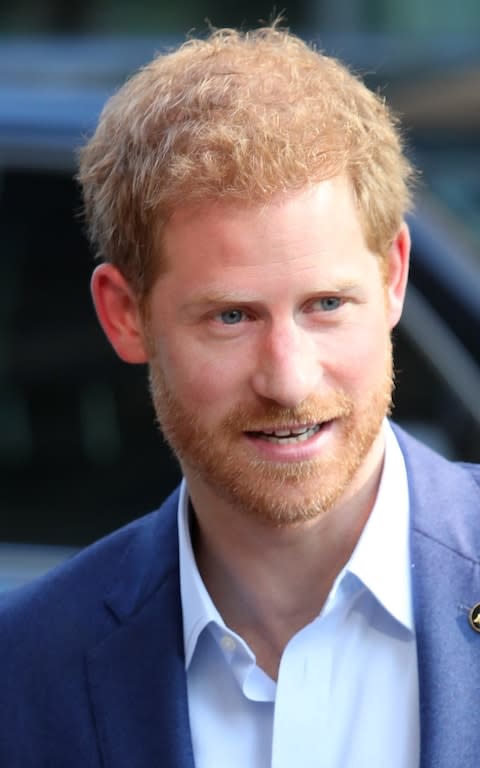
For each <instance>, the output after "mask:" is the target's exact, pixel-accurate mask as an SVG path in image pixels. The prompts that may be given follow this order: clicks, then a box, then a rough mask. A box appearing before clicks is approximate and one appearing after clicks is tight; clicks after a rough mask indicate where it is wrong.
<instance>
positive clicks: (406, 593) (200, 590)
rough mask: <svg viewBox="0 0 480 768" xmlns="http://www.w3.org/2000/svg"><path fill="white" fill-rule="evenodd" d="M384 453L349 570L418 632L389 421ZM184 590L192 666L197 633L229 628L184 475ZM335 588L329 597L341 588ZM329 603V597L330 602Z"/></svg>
mask: <svg viewBox="0 0 480 768" xmlns="http://www.w3.org/2000/svg"><path fill="white" fill-rule="evenodd" d="M383 430H384V436H385V456H384V463H383V470H382V476H381V480H380V485H379V489H378V493H377V498H376V501H375V504H374V506H373V509H372V512H371V513H370V516H369V519H368V521H367V523H366V525H365V528H364V529H363V532H362V535H361V537H360V539H359V541H358V543H357V546H356V547H355V549H354V551H353V553H352V556H351V558H350V560H349V561H348V563H347V565H346V566H345V568H344V569H343V570H342V572H341V573H340V574H339V576H338V578H337V581H336V586H338V585H339V584H340V583H341V582H342V581H345V575H346V574H347V573H349V574H352V575H353V576H355V577H356V578H357V579H358V580H359V581H360V582H361V583H362V584H363V585H364V586H365V587H366V588H367V589H368V590H369V591H370V592H371V593H372V594H373V595H374V597H375V598H376V599H377V600H378V601H379V602H380V604H381V605H382V606H383V607H384V608H385V610H387V611H388V612H389V613H390V614H391V615H392V616H393V617H394V618H395V619H396V620H397V621H399V622H400V623H401V624H403V626H405V627H406V628H407V629H408V630H410V631H413V608H412V600H411V584H410V567H409V563H410V557H409V499H408V482H407V473H406V469H405V463H404V460H403V455H402V452H401V450H400V447H399V445H398V442H397V439H396V437H395V435H394V433H393V430H392V428H391V427H390V425H389V424H388V422H387V421H385V424H384V427H383ZM178 540H179V562H180V591H181V599H182V613H183V635H184V648H185V667H186V668H187V669H188V667H189V666H190V662H191V660H192V656H193V654H194V652H195V648H196V645H197V641H198V638H199V636H200V634H201V633H202V631H203V630H204V629H205V627H206V626H208V625H209V624H213V625H216V626H217V627H219V628H221V629H222V630H224V631H227V632H228V631H229V630H228V629H227V627H226V626H225V622H224V621H223V619H222V617H221V615H220V614H219V612H218V610H217V609H216V607H215V605H214V603H213V601H212V599H211V597H210V595H209V594H208V592H207V589H206V587H205V585H204V583H203V581H202V578H201V576H200V573H199V570H198V568H197V564H196V561H195V557H194V554H193V547H192V540H191V536H190V526H189V503H188V489H187V485H186V482H185V480H183V481H182V484H181V488H180V498H179V503H178ZM336 591H337V590H336V588H335V587H334V590H333V591H332V594H331V596H330V598H332V597H333V596H334V595H333V593H336ZM328 602H330V600H329V601H328Z"/></svg>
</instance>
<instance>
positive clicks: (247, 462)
mask: <svg viewBox="0 0 480 768" xmlns="http://www.w3.org/2000/svg"><path fill="white" fill-rule="evenodd" d="M162 248H163V256H164V257H165V259H166V265H167V268H166V270H165V272H164V273H162V275H160V276H159V278H158V279H157V281H156V283H155V284H154V286H153V289H152V292H151V296H150V304H149V310H150V312H149V325H148V336H149V346H150V350H149V351H150V376H151V390H152V395H153V400H154V404H155V409H156V412H157V416H158V420H159V423H160V425H161V428H162V431H163V433H164V435H165V437H166V438H167V440H168V441H169V443H170V444H171V446H172V448H173V450H174V451H175V453H176V454H177V456H178V458H179V460H180V463H181V466H182V469H183V472H184V474H185V476H186V478H187V482H188V484H189V486H190V489H191V492H192V494H193V495H195V489H202V490H203V491H205V490H206V491H207V492H208V493H209V494H210V498H212V497H213V499H215V498H216V499H219V500H220V499H221V500H222V501H227V502H228V503H229V504H231V505H233V506H235V507H237V508H239V509H241V510H242V512H244V513H246V514H249V515H253V516H255V517H256V518H257V519H259V520H263V521H266V522H271V523H273V524H276V525H283V524H290V523H295V522H299V521H302V520H307V519H311V518H313V517H316V516H317V515H319V514H323V513H324V512H325V511H327V510H329V509H330V508H331V507H332V506H334V505H335V504H336V503H337V502H338V501H339V500H340V499H341V498H342V497H345V496H348V495H349V494H350V493H352V492H353V490H354V488H355V487H356V486H358V487H360V486H361V484H362V483H363V482H365V480H366V479H367V478H368V476H369V473H373V472H374V471H375V470H376V469H377V468H378V464H379V462H380V461H381V440H380V438H379V430H380V426H381V423H382V420H383V418H384V416H385V414H386V412H387V410H388V407H389V404H390V397H391V389H392V363H391V345H390V330H391V327H392V325H393V324H394V322H396V320H397V319H398V317H397V316H395V317H393V314H392V312H391V311H390V309H389V286H388V278H387V283H386V282H385V277H384V275H383V273H382V271H381V269H380V266H379V261H378V257H376V256H375V255H374V254H372V253H371V252H370V251H369V250H368V248H367V246H366V244H365V241H364V236H363V232H362V228H361V224H360V220H359V217H358V213H357V210H356V207H355V204H354V200H353V195H352V193H351V189H350V186H349V184H348V182H347V181H346V180H345V179H343V178H340V177H339V178H336V179H333V180H328V181H324V182H322V183H320V184H318V185H316V186H315V187H314V188H312V189H310V190H308V191H301V192H295V193H290V194H289V195H287V196H282V197H279V198H278V199H276V200H274V201H273V202H270V203H268V204H265V205H262V206H260V205H259V206H255V207H245V206H242V205H239V204H232V203H228V204H227V203H206V204H205V205H201V206H198V207H196V208H193V207H185V208H181V209H179V210H177V211H176V212H175V214H174V215H173V217H172V218H171V220H170V222H169V224H168V225H167V228H166V230H165V233H164V238H163V245H162ZM379 446H380V447H379Z"/></svg>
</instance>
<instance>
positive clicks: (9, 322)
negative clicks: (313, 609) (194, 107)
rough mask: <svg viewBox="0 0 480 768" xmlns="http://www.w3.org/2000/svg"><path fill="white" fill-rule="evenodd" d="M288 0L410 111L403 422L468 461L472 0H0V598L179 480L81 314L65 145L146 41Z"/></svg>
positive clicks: (479, 262) (82, 284)
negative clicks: (412, 200) (412, 187)
mask: <svg viewBox="0 0 480 768" xmlns="http://www.w3.org/2000/svg"><path fill="white" fill-rule="evenodd" d="M282 9H283V15H284V17H285V19H286V22H287V23H288V25H289V26H290V28H291V29H292V30H293V31H294V32H296V33H297V34H299V35H301V36H302V37H304V38H305V39H308V40H313V41H315V42H316V43H317V45H318V46H319V48H321V49H322V50H324V51H325V52H326V53H329V54H333V55H335V56H338V57H340V58H341V59H342V60H344V61H345V62H347V63H348V64H349V65H350V66H351V67H352V68H353V69H354V70H355V71H357V72H359V73H360V74H361V75H362V76H363V77H364V79H365V80H366V82H367V83H368V85H369V86H370V87H372V88H374V89H380V90H381V92H382V93H383V94H384V95H385V96H386V98H387V100H388V101H389V102H390V103H391V104H392V105H393V107H394V109H395V110H396V111H398V113H399V114H400V115H401V117H402V121H403V124H404V132H405V138H406V141H407V145H408V151H409V153H410V154H411V156H412V158H413V160H414V162H415V164H416V166H417V168H419V170H420V172H421V176H420V182H419V185H418V193H417V205H416V210H415V213H414V214H413V215H412V217H411V219H410V225H411V228H412V233H413V264H412V278H411V285H410V289H409V295H408V300H407V306H406V311H405V316H404V319H403V320H402V324H401V326H400V328H399V330H398V332H397V333H396V336H395V352H396V361H397V372H398V373H397V392H396V410H395V415H396V418H397V420H398V421H399V422H400V423H401V424H403V425H405V426H406V427H407V428H409V429H410V430H411V431H412V432H413V433H414V434H416V435H418V436H419V437H421V438H422V439H424V440H425V441H426V442H428V443H429V444H430V445H432V446H433V447H434V448H436V449H437V450H439V451H440V452H441V453H443V454H444V455H446V456H449V457H452V458H456V459H460V460H464V461H474V460H476V461H479V460H480V359H479V336H480V3H479V2H478V0H462V2H460V3H458V2H453V1H452V0H423V1H422V3H418V2H415V0H296V2H293V1H291V2H290V4H287V5H285V6H282V8H277V9H273V8H272V5H271V4H270V3H266V2H259V1H257V2H250V1H247V0H242V2H240V1H239V0H230V1H229V0H202V2H199V0H184V1H183V2H181V3H178V2H177V3H175V2H172V1H171V0H163V2H162V0H156V1H153V0H135V2H130V0H82V1H81V2H79V1H78V0H70V2H69V3H66V2H64V0H16V1H15V2H5V0H4V1H3V2H0V513H1V514H0V542H2V543H0V589H1V588H9V587H12V586H14V585H15V584H19V583H21V582H22V581H25V580H26V579H28V578H31V577H32V576H34V575H36V574H37V573H40V572H41V571H43V570H45V569H46V568H49V567H51V566H52V565H53V564H54V563H55V562H58V561H59V560H61V559H63V558H64V557H66V556H68V555H69V554H70V553H71V552H73V551H75V550H76V549H77V548H79V547H82V546H84V545H85V544H87V543H88V542H90V541H92V540H93V539H96V538H98V537H99V536H101V535H103V534H105V533H107V532H108V531H111V530H112V529H114V528H117V527H119V526H120V525H122V524H124V523H125V522H127V521H128V520H131V519H133V518H134V517H136V516H138V515H141V514H143V513H145V512H147V511H149V510H150V509H153V508H154V507H156V506H158V504H159V503H160V502H161V501H162V499H163V498H164V497H165V495H166V494H167V492H168V491H169V490H170V489H171V488H173V486H174V485H175V484H176V482H177V480H178V470H177V468H176V465H175V462H174V460H173V459H172V457H171V456H170V454H169V451H168V449H167V448H166V447H165V445H164V444H163V442H162V440H161V438H160V436H159V435H158V433H157V430H156V427H155V424H154V416H153V410H152V408H151V406H150V403H149V400H148V396H147V391H146V372H145V370H144V369H143V368H142V367H130V366H125V365H123V364H121V363H120V362H119V361H117V359H116V358H115V356H114V354H113V352H112V351H111V350H110V349H109V347H108V345H107V343H106V341H105V340H104V338H103V336H102V333H101V331H100V329H99V327H97V323H96V320H95V317H94V314H93V309H92V306H91V302H90V297H89V277H90V273H91V270H92V266H93V263H92V256H91V254H90V253H89V249H88V246H87V244H86V240H85V237H84V232H83V230H82V223H81V217H80V199H79V194H78V189H77V187H76V185H75V183H74V181H73V175H74V173H75V165H76V160H75V151H76V148H77V147H78V146H79V145H80V144H82V143H83V142H84V140H85V137H86V136H88V135H89V134H90V133H91V131H92V130H93V128H94V126H95V122H96V119H97V117H98V113H99V111H100V109H101V107H102V105H103V103H104V102H105V100H106V98H107V97H108V96H109V94H111V93H112V92H113V91H114V90H115V88H116V87H117V86H118V85H119V84H120V83H121V82H123V80H124V79H125V77H126V76H127V75H128V74H129V73H131V72H132V71H133V70H135V69H136V68H137V67H138V66H140V65H141V64H142V63H144V62H146V61H148V60H149V59H150V58H151V57H152V55H153V54H154V53H155V52H158V51H161V50H163V49H165V48H168V47H170V46H172V45H175V44H177V43H178V42H181V41H182V40H183V39H184V38H185V35H186V34H187V33H188V32H189V31H192V30H193V31H194V32H195V34H202V33H204V32H205V31H206V30H207V28H208V24H209V22H210V23H211V24H213V25H214V26H219V27H221V26H235V27H238V26H243V27H252V26H257V25H258V22H259V21H260V22H262V21H268V20H270V19H271V18H272V16H273V15H275V13H276V12H277V11H278V10H282Z"/></svg>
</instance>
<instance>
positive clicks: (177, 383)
mask: <svg viewBox="0 0 480 768" xmlns="http://www.w3.org/2000/svg"><path fill="white" fill-rule="evenodd" d="M158 362H159V364H160V365H161V367H162V370H163V373H164V376H165V380H166V382H167V384H168V387H169V389H171V390H172V391H173V392H174V393H175V395H176V397H178V398H179V399H180V400H182V401H184V402H188V403H189V404H190V405H195V406H198V407H200V408H202V409H205V408H207V407H209V406H211V407H213V408H214V409H217V408H218V409H220V408H221V404H222V402H223V401H226V400H233V399H234V398H235V396H236V394H237V393H238V394H240V393H241V391H243V389H244V384H245V381H247V380H248V373H247V372H246V371H244V370H243V369H242V365H241V361H240V360H237V361H236V362H235V364H233V363H232V361H231V360H230V359H225V356H222V354H221V349H220V350H218V352H217V354H213V353H212V352H211V351H209V352H208V353H206V352H205V350H203V349H202V348H201V347H199V346H197V345H182V344H172V345H171V346H169V347H168V348H166V349H162V350H161V352H160V353H159V355H158Z"/></svg>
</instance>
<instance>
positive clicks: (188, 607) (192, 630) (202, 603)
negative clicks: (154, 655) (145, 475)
mask: <svg viewBox="0 0 480 768" xmlns="http://www.w3.org/2000/svg"><path fill="white" fill-rule="evenodd" d="M178 551H179V563H180V594H181V599H182V613H183V642H184V648H185V667H186V669H188V667H189V666H190V662H191V660H192V656H193V654H194V651H195V648H196V645H197V641H198V638H199V636H200V634H201V633H202V632H203V630H204V629H205V627H206V626H207V625H208V624H210V623H213V624H216V625H217V626H219V627H222V628H225V629H226V627H225V622H224V621H223V619H222V617H221V615H220V614H219V612H218V611H217V609H216V608H215V605H214V603H213V601H212V598H211V597H210V595H209V594H208V592H207V589H206V587H205V584H204V583H203V580H202V577H201V576H200V572H199V570H198V568H197V563H196V560H195V556H194V554H193V547H192V538H191V536H190V525H189V503H188V489H187V484H186V482H185V480H182V484H181V486H180V497H179V500H178Z"/></svg>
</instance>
